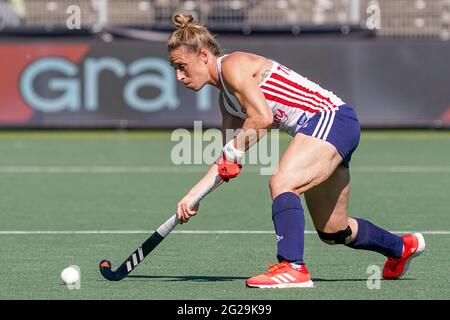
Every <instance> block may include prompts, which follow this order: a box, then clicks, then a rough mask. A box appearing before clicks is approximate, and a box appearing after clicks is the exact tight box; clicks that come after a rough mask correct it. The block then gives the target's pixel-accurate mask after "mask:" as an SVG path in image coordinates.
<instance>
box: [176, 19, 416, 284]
mask: <svg viewBox="0 0 450 320" xmlns="http://www.w3.org/2000/svg"><path fill="white" fill-rule="evenodd" d="M172 22H173V24H174V25H175V27H176V28H177V30H175V31H174V32H173V33H172V35H171V36H170V38H169V40H168V50H169V59H170V62H171V64H172V66H173V67H174V68H175V71H176V77H177V80H178V81H180V82H182V83H183V84H184V85H185V86H186V87H187V88H189V89H192V90H194V91H198V90H200V89H201V88H202V87H203V86H204V85H206V84H209V85H212V86H214V87H216V88H217V89H219V90H220V98H219V105H220V109H221V111H222V132H223V133H224V132H225V130H226V129H238V128H240V129H241V130H240V131H239V133H238V134H237V135H236V136H235V137H234V138H232V139H230V140H229V141H226V136H225V134H223V139H224V147H223V150H222V156H221V158H220V159H219V160H218V161H217V162H216V163H214V164H213V165H212V166H211V167H210V169H209V170H208V172H207V173H206V175H205V176H204V177H203V178H202V179H200V181H199V182H198V183H197V184H196V185H195V186H194V187H193V188H192V189H191V190H190V191H189V192H188V193H187V194H186V195H185V197H183V199H182V200H181V201H180V202H179V203H178V206H177V213H178V219H179V222H180V223H184V222H187V221H188V220H189V218H191V217H192V216H194V215H195V214H196V212H197V208H189V207H188V205H187V204H188V203H189V200H190V199H192V198H193V195H195V194H196V192H197V191H198V190H201V189H203V187H204V185H205V184H207V182H208V181H210V180H211V179H212V178H213V177H214V176H215V175H216V174H217V172H219V174H221V175H224V176H226V174H227V173H228V174H229V173H230V171H232V172H234V174H233V173H232V174H231V176H229V177H233V176H235V175H236V174H237V173H239V168H240V166H239V163H240V161H241V160H242V158H243V155H244V153H245V151H246V150H247V149H248V148H249V147H250V146H251V145H252V144H254V143H256V142H257V141H258V140H259V139H261V137H262V136H263V135H264V132H265V130H263V129H268V128H271V127H274V128H278V129H280V130H283V131H286V132H287V133H289V134H290V135H292V136H293V139H292V141H291V142H290V144H289V146H288V147H287V149H286V151H285V152H284V154H283V155H282V157H281V159H280V163H279V166H278V168H277V169H276V170H275V172H274V174H273V176H272V177H271V179H270V183H269V187H270V191H271V195H272V200H273V204H272V220H273V223H274V226H275V232H276V236H277V259H278V261H279V263H277V264H274V265H271V266H270V267H269V270H268V271H267V272H266V273H263V274H260V275H256V276H254V277H251V278H249V279H248V280H247V281H246V284H247V286H249V287H256V288H292V287H312V286H313V282H312V281H311V277H310V274H309V272H308V270H307V268H306V266H305V264H304V260H303V249H304V229H305V218H304V213H303V208H302V204H301V202H300V197H299V195H301V194H304V197H305V200H306V204H307V206H308V209H309V212H310V214H311V217H312V221H313V223H314V227H315V228H316V230H317V233H318V236H319V237H320V239H321V240H323V241H324V242H325V243H327V244H330V245H335V244H342V245H345V246H347V247H349V248H353V249H363V250H371V251H376V252H378V253H381V254H383V255H384V256H386V257H387V261H386V263H385V265H384V269H383V277H384V278H385V279H398V278H400V277H401V276H403V275H404V274H405V273H406V271H407V270H408V267H409V262H410V260H411V259H412V258H413V257H415V256H417V255H419V254H421V253H422V251H423V250H424V248H425V241H424V238H423V236H422V234H420V233H415V234H410V235H405V236H403V237H400V236H397V235H394V234H392V233H390V232H388V231H386V230H384V229H382V228H380V227H378V226H376V225H374V224H372V223H371V222H369V221H367V220H364V219H362V218H355V217H349V215H348V201H349V194H350V174H349V162H350V158H351V156H352V153H353V151H355V149H356V147H357V146H358V143H359V138H360V125H359V122H358V119H357V117H356V114H355V112H354V111H353V109H352V108H351V107H350V106H349V105H347V104H345V103H344V102H343V101H342V100H341V99H340V98H339V97H337V96H336V95H335V94H333V93H332V92H330V91H327V90H325V89H323V88H322V87H320V86H319V85H318V84H316V83H314V82H312V81H310V80H308V79H306V78H304V77H302V76H301V75H299V74H298V73H296V72H295V71H293V70H291V69H289V68H287V67H285V66H283V65H281V64H280V63H278V62H276V61H272V60H269V59H266V58H264V57H262V56H258V55H255V54H252V53H247V52H233V53H230V54H227V55H222V53H221V48H220V45H219V44H218V42H217V41H216V40H215V39H214V37H213V36H212V35H211V34H210V32H209V31H208V30H207V29H206V28H205V27H203V26H200V25H198V24H196V23H194V22H193V18H192V16H190V15H183V14H175V15H174V16H173V18H172ZM225 170H226V171H227V172H225Z"/></svg>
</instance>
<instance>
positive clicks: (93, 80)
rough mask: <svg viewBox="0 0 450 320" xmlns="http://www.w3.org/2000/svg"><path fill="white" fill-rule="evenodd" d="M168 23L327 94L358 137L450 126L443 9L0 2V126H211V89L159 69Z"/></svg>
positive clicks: (407, 3)
mask: <svg viewBox="0 0 450 320" xmlns="http://www.w3.org/2000/svg"><path fill="white" fill-rule="evenodd" d="M174 12H184V13H189V14H192V15H193V16H194V18H195V19H196V20H197V21H198V22H200V23H201V24H204V25H205V26H207V27H208V28H210V30H211V31H212V32H214V33H216V35H217V39H218V40H219V42H220V43H221V44H222V46H223V48H224V49H225V51H226V52H230V51H234V50H241V51H250V52H254V53H256V54H260V55H263V56H266V57H268V58H271V59H274V60H277V61H279V62H280V63H282V64H284V65H286V66H288V67H290V68H292V69H294V70H296V71H298V72H299V73H300V74H302V75H303V76H305V77H307V78H309V79H311V80H313V81H316V82H318V83H319V84H321V85H322V86H323V87H325V88H326V89H328V90H331V91H333V92H334V93H336V94H337V95H338V96H340V97H341V98H342V99H343V100H344V101H345V102H347V103H349V104H351V105H353V106H354V108H355V109H356V111H357V113H358V115H359V118H360V121H361V123H362V125H363V127H365V128H449V127H450V42H449V38H450V0H272V1H270V0H247V1H244V0H231V1H223V0H209V1H206V0H188V1H186V0H56V1H50V0H0V42H1V43H0V70H1V73H0V77H1V78H0V127H2V128H177V127H186V128H190V127H192V126H193V121H194V120H202V121H203V124H204V126H205V127H217V126H219V125H220V120H221V118H220V113H219V110H218V107H217V92H216V90H214V89H213V88H209V87H205V88H204V89H202V90H201V91H200V92H198V93H193V92H190V91H188V90H186V89H184V88H182V87H181V86H179V85H178V84H177V83H176V80H175V75H174V72H173V70H172V69H171V67H170V65H169V64H168V62H167V49H166V45H165V42H166V40H167V38H168V35H169V33H170V32H171V31H172V30H173V29H172V26H171V17H172V15H173V13H174Z"/></svg>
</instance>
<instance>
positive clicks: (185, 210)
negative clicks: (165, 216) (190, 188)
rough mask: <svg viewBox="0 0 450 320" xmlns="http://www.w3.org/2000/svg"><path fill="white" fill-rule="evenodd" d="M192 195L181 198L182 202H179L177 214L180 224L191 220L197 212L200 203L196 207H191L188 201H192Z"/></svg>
mask: <svg viewBox="0 0 450 320" xmlns="http://www.w3.org/2000/svg"><path fill="white" fill-rule="evenodd" d="M190 200H191V197H189V196H186V197H184V198H183V199H181V201H180V202H178V205H177V215H178V222H179V223H180V224H183V223H186V222H188V221H189V219H190V218H191V217H193V216H195V215H196V214H197V211H198V207H199V205H200V204H197V206H196V207H194V208H191V209H190V208H189V206H188V203H189V202H190Z"/></svg>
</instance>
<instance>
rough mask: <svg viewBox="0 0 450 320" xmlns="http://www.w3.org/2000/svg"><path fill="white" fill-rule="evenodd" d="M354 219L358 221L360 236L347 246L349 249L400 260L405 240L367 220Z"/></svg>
mask: <svg viewBox="0 0 450 320" xmlns="http://www.w3.org/2000/svg"><path fill="white" fill-rule="evenodd" d="M353 219H355V220H356V221H358V234H357V235H356V238H355V240H353V242H351V243H349V244H347V246H348V247H350V248H353V249H363V250H370V251H376V252H378V253H381V254H383V255H385V256H387V257H395V258H398V257H400V256H401V255H402V251H403V240H402V238H401V237H399V236H397V235H395V234H393V233H390V232H389V231H386V230H384V229H382V228H380V227H377V226H376V225H374V224H373V223H370V222H369V221H367V220H364V219H361V218H353Z"/></svg>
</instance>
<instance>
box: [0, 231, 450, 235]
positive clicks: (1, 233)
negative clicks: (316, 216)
mask: <svg viewBox="0 0 450 320" xmlns="http://www.w3.org/2000/svg"><path fill="white" fill-rule="evenodd" d="M153 232H154V230H30V231H26V230H3V231H0V235H67V234H69V235H77V234H82V235H85V234H95V235H96V234H108V235H111V234H148V235H149V234H151V233H153ZM390 232H392V233H396V234H409V233H415V232H418V231H390ZM419 232H420V233H422V234H429V235H450V231H419ZM171 233H174V234H246V235H250V234H275V233H274V231H269V230H174V231H172V232H171ZM315 233H316V232H315V231H310V230H307V231H305V234H315Z"/></svg>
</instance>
